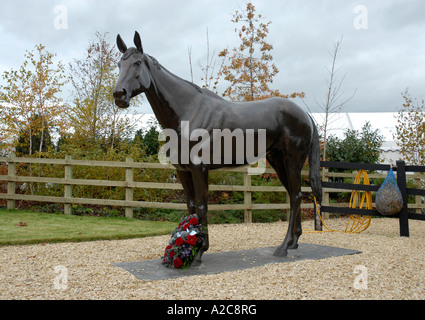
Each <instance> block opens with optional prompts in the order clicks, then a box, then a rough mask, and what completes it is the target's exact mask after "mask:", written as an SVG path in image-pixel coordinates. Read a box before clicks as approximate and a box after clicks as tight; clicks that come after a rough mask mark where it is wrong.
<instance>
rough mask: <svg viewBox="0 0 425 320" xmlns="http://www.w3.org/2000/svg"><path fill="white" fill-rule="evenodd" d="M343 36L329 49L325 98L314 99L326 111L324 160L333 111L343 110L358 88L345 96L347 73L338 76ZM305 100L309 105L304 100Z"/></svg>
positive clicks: (323, 127)
mask: <svg viewBox="0 0 425 320" xmlns="http://www.w3.org/2000/svg"><path fill="white" fill-rule="evenodd" d="M342 38H343V37H342V36H341V39H340V40H338V41H336V42H335V43H334V48H333V50H332V51H329V55H330V56H331V57H332V64H331V68H330V69H329V68H326V69H327V71H328V73H329V78H328V79H325V82H326V87H327V92H326V96H325V100H324V101H323V102H319V101H317V100H316V98H314V101H315V102H316V104H317V106H318V107H319V108H320V109H321V110H323V112H324V113H325V118H324V121H323V124H322V126H321V127H322V130H323V159H324V160H325V159H326V142H327V138H328V132H327V131H328V125H329V121H330V118H331V116H332V114H333V113H337V112H339V111H341V110H342V109H343V108H344V106H345V105H346V103H347V102H348V101H350V100H351V99H352V98H353V97H354V95H355V94H356V91H357V89H356V90H354V92H353V94H352V95H351V96H350V97H349V98H347V99H345V98H343V95H344V91H341V86H342V83H343V82H344V79H345V77H346V76H347V74H344V75H343V76H342V77H338V75H337V73H338V71H339V70H340V69H339V68H337V67H336V60H337V56H338V53H339V52H340V50H341V43H342ZM303 102H304V104H305V105H306V106H307V104H306V103H305V101H304V100H303ZM307 108H308V106H307ZM308 109H309V108H308ZM309 110H310V109H309ZM310 112H311V111H310Z"/></svg>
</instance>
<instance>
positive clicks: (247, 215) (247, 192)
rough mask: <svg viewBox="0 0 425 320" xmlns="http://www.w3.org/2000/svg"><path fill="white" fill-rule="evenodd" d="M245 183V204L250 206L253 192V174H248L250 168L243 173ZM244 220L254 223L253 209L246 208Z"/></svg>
mask: <svg viewBox="0 0 425 320" xmlns="http://www.w3.org/2000/svg"><path fill="white" fill-rule="evenodd" d="M243 185H244V193H243V199H244V204H245V206H250V205H251V203H252V192H251V175H250V174H248V170H246V171H244V173H243ZM244 222H245V223H252V210H251V209H246V208H245V212H244Z"/></svg>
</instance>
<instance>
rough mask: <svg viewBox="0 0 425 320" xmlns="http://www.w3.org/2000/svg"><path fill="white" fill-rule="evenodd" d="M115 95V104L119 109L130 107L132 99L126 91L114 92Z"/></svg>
mask: <svg viewBox="0 0 425 320" xmlns="http://www.w3.org/2000/svg"><path fill="white" fill-rule="evenodd" d="M113 95H114V99H115V104H116V105H117V106H118V107H119V108H128V106H129V105H130V103H129V100H130V99H129V98H128V97H127V92H126V90H125V89H122V90H114V92H113Z"/></svg>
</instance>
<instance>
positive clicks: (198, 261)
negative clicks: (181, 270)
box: [190, 259, 202, 268]
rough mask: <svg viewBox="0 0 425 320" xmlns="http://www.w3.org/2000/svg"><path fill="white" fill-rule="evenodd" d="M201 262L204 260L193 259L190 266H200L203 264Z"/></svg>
mask: <svg viewBox="0 0 425 320" xmlns="http://www.w3.org/2000/svg"><path fill="white" fill-rule="evenodd" d="M201 263H202V261H201V260H198V259H195V260H193V262H192V263H191V265H190V267H191V268H196V267H199V266H200V265H201Z"/></svg>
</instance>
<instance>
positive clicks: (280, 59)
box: [0, 0, 425, 113]
mask: <svg viewBox="0 0 425 320" xmlns="http://www.w3.org/2000/svg"><path fill="white" fill-rule="evenodd" d="M246 2H247V1H243V0H184V1H177V0H157V1H152V0H149V1H148V0H139V1H130V0H127V1H119V0H113V1H109V0H103V1H100V0H91V1H82V0H80V1H78V0H72V1H66V0H62V1H51V0H50V1H48V0H37V1H35V0H33V1H32V0H13V1H1V2H0V32H1V39H2V45H1V49H0V73H3V72H4V71H6V70H10V69H12V68H13V69H18V68H19V66H20V65H21V64H22V62H23V59H24V54H25V50H29V49H33V48H34V46H35V45H36V44H39V43H42V44H44V45H46V46H47V50H49V51H50V52H54V53H57V58H58V59H59V60H62V61H63V62H64V63H66V64H67V63H68V62H70V61H72V59H74V58H77V59H81V58H82V57H83V56H84V52H85V49H86V47H87V45H88V42H89V40H91V39H94V35H95V32H96V31H99V32H100V33H104V32H109V33H110V39H111V41H114V42H115V37H116V34H117V33H120V34H121V36H122V37H123V39H124V41H126V43H127V45H128V46H133V43H132V39H133V35H134V31H135V30H138V31H139V33H140V35H141V37H142V42H143V47H144V50H145V52H147V53H148V54H150V55H152V56H154V57H155V58H156V59H157V60H158V61H159V62H160V63H161V64H162V65H164V67H166V68H167V69H168V70H170V71H171V72H173V73H175V74H176V75H178V76H180V77H182V78H185V79H187V80H190V77H191V76H190V68H189V61H188V48H189V47H191V50H192V61H193V71H194V82H195V83H198V84H201V80H200V78H201V71H200V69H199V67H198V65H197V61H198V60H200V61H201V62H202V63H203V64H205V57H206V36H205V33H206V30H207V28H208V30H209V38H210V49H211V51H213V50H216V53H218V51H220V50H222V49H224V48H226V47H229V48H233V47H235V46H237V45H238V44H239V43H238V37H237V34H236V33H235V32H234V29H235V24H234V23H232V22H231V21H230V19H231V18H232V14H233V13H234V12H235V10H241V9H243V8H244V7H245V3H246ZM253 3H254V5H255V6H256V9H257V13H260V14H262V15H263V16H264V17H265V21H269V20H270V21H271V22H272V24H271V25H270V33H269V36H268V38H267V40H268V42H269V43H271V44H272V45H273V46H274V49H273V51H272V55H273V58H274V63H275V65H276V66H277V68H278V69H279V71H280V72H279V74H278V75H277V76H276V78H275V81H274V83H273V84H272V86H273V88H274V89H279V90H280V92H282V93H291V92H294V91H297V92H299V91H304V92H305V93H306V99H305V102H306V104H307V105H308V106H309V107H310V110H311V111H312V112H320V111H321V109H320V108H319V107H317V106H316V103H315V99H316V100H317V101H323V100H324V97H325V94H326V83H325V79H326V78H327V77H328V72H327V69H326V68H327V67H328V68H329V67H330V64H331V57H330V55H329V51H330V50H332V48H333V45H334V43H335V41H337V40H338V39H340V37H341V36H342V35H343V42H342V48H341V51H340V53H339V56H338V60H337V66H338V68H339V73H338V74H339V75H340V76H343V75H344V74H346V77H345V80H344V82H343V85H342V88H341V93H342V92H344V94H343V97H347V98H348V97H349V96H351V95H352V93H353V92H354V91H355V90H356V89H357V92H356V94H355V96H354V97H353V99H351V100H350V101H349V103H347V105H346V107H345V108H344V109H343V111H344V112H380V111H390V112H394V111H397V110H398V108H400V106H401V104H402V102H403V100H402V98H401V92H402V91H404V90H405V89H406V88H407V87H409V88H410V93H411V95H412V96H413V97H416V98H425V16H424V12H425V1H424V0H409V1H404V0H403V1H397V0H385V1H384V0H379V1H376V0H375V1H366V0H363V1H362V0H357V1H351V0H303V1H300V0H297V1H295V0H289V1H285V0H254V1H253ZM63 18H65V19H63ZM63 27H66V29H63ZM218 63H219V60H218V58H217V64H218ZM0 81H2V80H0ZM223 81H224V80H223ZM224 84H225V82H223V85H224ZM297 103H299V104H300V105H302V106H303V107H304V104H303V103H302V102H301V101H297ZM140 111H142V112H146V113H151V112H152V110H151V108H150V106H149V105H148V103H147V102H146V99H145V100H144V102H143V106H142V107H141V108H140Z"/></svg>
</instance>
